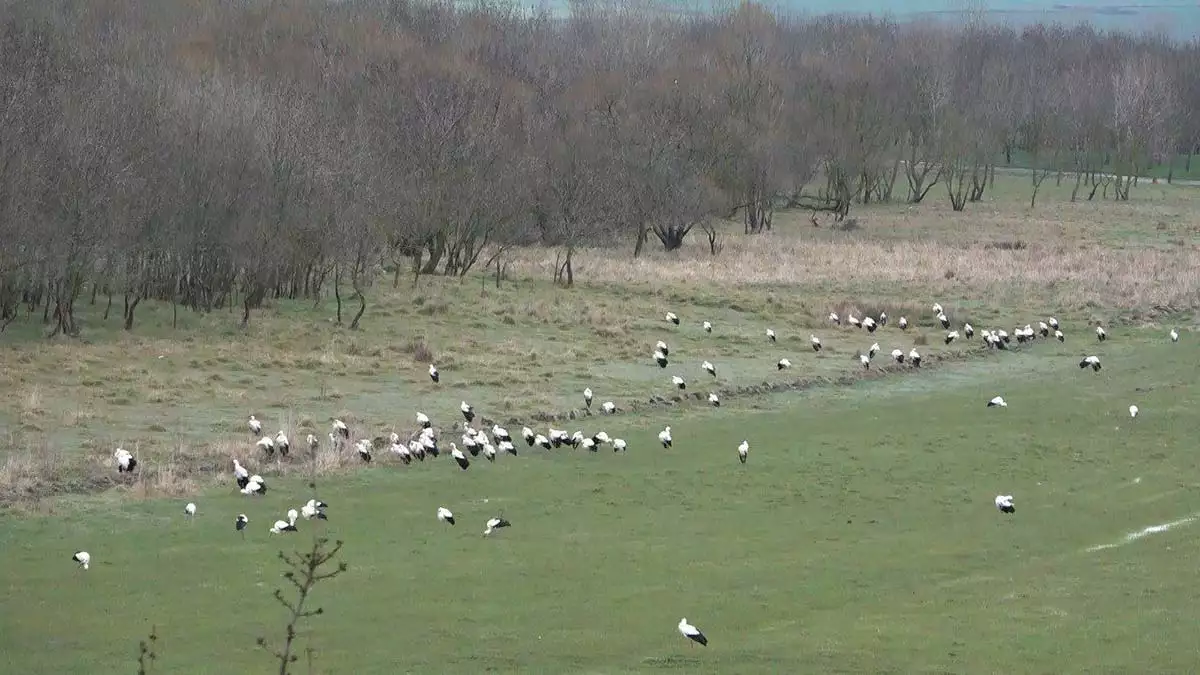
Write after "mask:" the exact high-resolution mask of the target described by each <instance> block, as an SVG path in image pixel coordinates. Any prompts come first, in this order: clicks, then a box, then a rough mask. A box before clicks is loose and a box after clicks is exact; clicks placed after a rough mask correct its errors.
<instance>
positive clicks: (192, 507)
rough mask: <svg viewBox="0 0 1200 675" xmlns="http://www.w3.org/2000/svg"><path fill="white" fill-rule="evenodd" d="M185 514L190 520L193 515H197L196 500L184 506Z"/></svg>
mask: <svg viewBox="0 0 1200 675" xmlns="http://www.w3.org/2000/svg"><path fill="white" fill-rule="evenodd" d="M183 515H184V516H185V517H187V519H188V520H191V519H192V517H193V516H195V515H196V504H195V502H188V503H187V506H185V507H183Z"/></svg>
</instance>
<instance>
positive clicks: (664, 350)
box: [654, 340, 671, 356]
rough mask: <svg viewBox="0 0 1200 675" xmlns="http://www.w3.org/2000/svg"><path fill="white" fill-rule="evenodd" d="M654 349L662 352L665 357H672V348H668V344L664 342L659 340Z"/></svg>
mask: <svg viewBox="0 0 1200 675" xmlns="http://www.w3.org/2000/svg"><path fill="white" fill-rule="evenodd" d="M654 349H655V350H657V351H660V352H662V353H663V356H670V355H671V348H670V347H668V346H667V343H666V342H663V341H662V340H659V341H658V342H657V343H655V345H654Z"/></svg>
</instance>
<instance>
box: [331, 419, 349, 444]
mask: <svg viewBox="0 0 1200 675" xmlns="http://www.w3.org/2000/svg"><path fill="white" fill-rule="evenodd" d="M333 433H335V434H337V435H338V436H341V437H342V438H343V439H346V440H349V439H350V427H347V426H346V423H345V422H343V421H341V420H334V421H333Z"/></svg>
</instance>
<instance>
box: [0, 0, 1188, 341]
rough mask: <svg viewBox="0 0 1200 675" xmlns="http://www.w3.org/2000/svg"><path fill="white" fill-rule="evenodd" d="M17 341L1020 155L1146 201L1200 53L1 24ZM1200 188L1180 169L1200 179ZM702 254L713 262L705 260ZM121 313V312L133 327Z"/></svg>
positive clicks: (609, 29)
mask: <svg viewBox="0 0 1200 675" xmlns="http://www.w3.org/2000/svg"><path fill="white" fill-rule="evenodd" d="M0 18H2V21H0V326H7V325H8V324H9V323H10V322H12V321H14V320H17V319H18V318H23V319H24V320H30V321H44V322H45V323H46V325H47V333H48V334H50V335H54V334H67V335H73V334H76V333H77V332H78V331H79V330H80V326H79V325H78V324H77V323H76V311H75V308H76V306H77V304H79V303H81V302H87V303H93V304H96V305H97V307H98V308H99V307H103V308H104V310H103V314H104V316H105V318H108V315H109V314H110V313H111V314H112V315H113V318H112V320H117V317H116V315H117V314H118V313H120V314H121V317H122V318H121V319H120V320H121V321H122V322H123V324H124V326H125V327H126V328H127V329H131V328H133V327H135V325H136V312H137V307H138V305H139V303H140V302H141V301H142V300H144V299H148V298H151V299H156V300H161V301H164V302H170V303H172V304H173V305H174V306H176V307H177V308H180V310H181V311H199V312H208V311H212V310H214V309H217V308H231V307H234V308H237V309H238V311H240V312H241V316H242V320H243V322H247V321H250V320H251V316H252V313H253V311H254V310H255V308H257V307H259V306H260V305H261V303H263V302H264V300H266V299H267V298H269V297H287V298H305V299H308V300H310V301H316V300H319V299H321V298H322V297H337V298H338V312H339V317H338V318H339V320H341V319H342V317H341V311H342V303H343V301H345V304H346V308H345V312H346V316H345V320H346V321H348V322H349V323H350V324H351V325H357V322H358V320H359V319H360V318H361V316H362V313H363V311H364V310H365V308H366V306H367V301H366V292H367V287H368V286H369V285H370V284H372V283H374V282H376V281H377V280H378V278H379V276H380V272H381V270H388V271H389V272H390V273H391V275H392V277H391V283H401V280H402V278H404V277H406V276H419V275H422V274H441V275H464V274H466V273H467V272H468V271H469V270H472V269H480V268H485V267H487V266H489V265H496V266H500V265H501V264H502V262H503V259H504V256H505V253H506V251H507V250H509V249H510V247H513V246H520V245H524V244H531V243H538V244H542V245H546V246H553V247H557V248H558V249H560V250H561V256H560V264H559V266H558V268H557V270H556V280H558V281H560V282H561V283H563V284H570V283H572V281H573V280H574V270H573V268H572V256H573V254H574V252H575V251H576V250H577V249H578V248H579V247H583V246H592V245H597V244H604V245H622V246H624V245H628V247H629V250H630V252H631V255H638V254H639V253H641V252H642V251H643V250H644V247H646V246H649V245H652V246H660V245H661V246H662V247H664V248H666V249H667V250H673V249H675V248H678V247H679V246H680V245H681V244H682V243H683V241H684V239H685V237H687V236H688V234H689V233H690V232H691V231H693V230H710V229H711V227H712V223H713V222H714V219H720V218H736V219H738V220H739V221H740V222H742V223H744V227H745V231H746V232H747V233H759V232H763V231H766V230H770V228H771V222H772V214H773V213H774V211H775V210H776V209H778V208H803V209H812V210H814V211H824V212H828V213H831V214H834V217H835V218H841V217H844V216H845V215H846V214H847V213H848V212H849V210H850V209H851V208H852V207H853V205H855V204H858V203H868V202H876V201H908V202H913V203H917V202H921V201H922V200H931V199H946V200H948V201H949V203H950V204H951V205H952V206H953V208H954V209H958V210H962V209H969V208H970V204H971V202H974V201H978V200H979V199H981V198H982V197H983V195H984V194H985V193H986V191H987V190H988V189H989V184H990V179H991V177H992V176H993V175H994V171H995V168H996V166H997V165H1000V166H1003V165H1004V164H1006V163H1008V162H1011V161H1012V156H1013V153H1020V154H1021V156H1022V157H1025V158H1028V165H1029V166H1030V167H1031V168H1032V172H1031V181H1030V183H1031V204H1035V203H1036V194H1037V187H1038V186H1039V185H1040V184H1041V181H1043V180H1045V179H1046V178H1047V177H1048V176H1051V175H1054V176H1057V177H1058V178H1057V179H1058V180H1062V179H1063V176H1064V175H1065V176H1066V177H1067V180H1070V181H1073V182H1074V185H1075V188H1076V192H1075V195H1076V198H1078V199H1116V200H1125V199H1128V198H1129V194H1130V189H1131V187H1132V186H1133V185H1134V182H1135V181H1134V178H1135V177H1136V176H1137V175H1138V172H1139V171H1140V170H1143V169H1145V168H1146V167H1147V166H1148V165H1150V164H1151V163H1152V162H1154V161H1155V158H1156V157H1162V156H1174V155H1176V154H1185V155H1188V156H1189V158H1190V155H1191V154H1192V152H1194V151H1195V150H1196V148H1197V145H1198V144H1200V119H1198V118H1197V116H1196V114H1195V113H1194V112H1193V111H1200V45H1197V44H1195V43H1193V44H1188V45H1181V44H1175V43H1172V42H1170V41H1169V40H1167V39H1165V38H1162V37H1158V36H1151V35H1145V36H1134V35H1124V34H1115V35H1114V34H1102V33H1098V32H1095V31H1093V30H1091V29H1089V28H1064V27H1062V26H1034V27H1031V28H1028V29H1025V30H1021V31H1018V30H1014V29H1011V28H1003V27H996V26H989V25H986V24H982V23H972V24H970V25H969V26H967V27H966V28H951V27H948V26H942V25H936V24H897V23H894V22H891V21H887V20H882V19H869V18H861V17H824V18H816V19H804V20H800V19H795V18H791V17H786V16H779V15H775V14H772V13H771V12H769V11H768V10H766V9H765V8H764V7H762V6H760V5H756V4H753V3H745V4H741V5H739V6H736V7H732V8H730V9H728V10H726V11H724V12H719V13H714V14H709V15H705V16H691V17H686V18H684V17H680V16H676V15H670V14H668V13H666V12H661V11H657V10H656V8H655V7H653V6H633V5H629V4H619V3H618V4H613V3H604V4H600V3H595V2H588V1H586V0H584V1H581V2H576V3H573V4H572V6H571V11H570V13H569V15H568V16H566V17H565V18H558V17H555V16H552V15H550V14H546V13H536V12H530V11H527V10H518V9H516V8H514V7H511V6H507V5H501V4H489V3H487V2H480V3H478V4H475V5H472V6H468V5H465V4H462V3H457V4H455V3H449V2H442V1H439V0H434V1H419V0H345V1H343V2H327V1H324V0H246V1H243V2H211V1H205V0H190V1H189V0H184V1H182V2H171V3H162V2H153V1H151V0H64V1H63V2H54V3H49V2H42V1H41V0H17V1H14V2H8V3H5V4H4V6H3V8H2V9H0ZM1189 161H1190V159H1189ZM713 251H714V253H715V252H716V251H717V247H716V246H715V245H714V247H713ZM114 299H115V300H114Z"/></svg>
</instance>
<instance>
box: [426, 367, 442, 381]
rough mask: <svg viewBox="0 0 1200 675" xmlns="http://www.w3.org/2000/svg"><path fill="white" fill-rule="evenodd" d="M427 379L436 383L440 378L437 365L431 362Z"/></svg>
mask: <svg viewBox="0 0 1200 675" xmlns="http://www.w3.org/2000/svg"><path fill="white" fill-rule="evenodd" d="M429 379H431V380H433V383H434V384H437V383H438V381H439V380H441V379H442V376H441V374H440V373H438V369H437V367H436V366H434V365H433V364H432V363H431V364H429Z"/></svg>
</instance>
